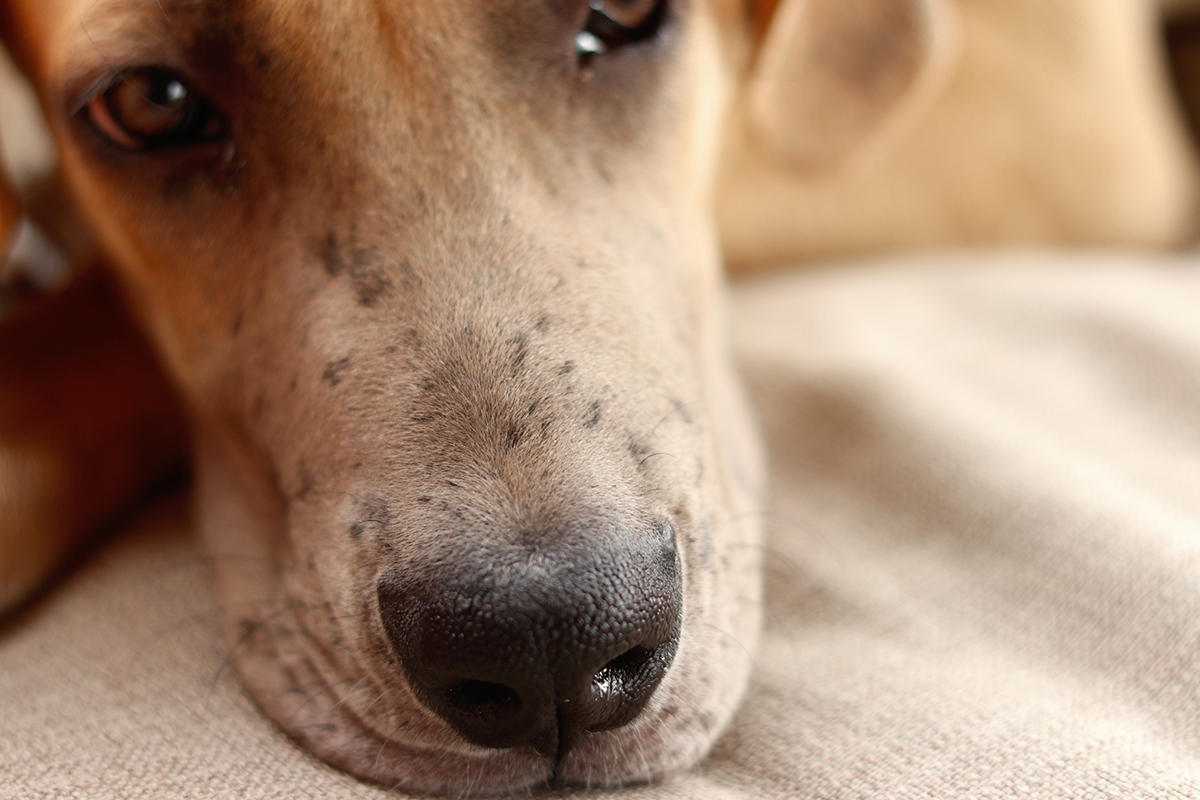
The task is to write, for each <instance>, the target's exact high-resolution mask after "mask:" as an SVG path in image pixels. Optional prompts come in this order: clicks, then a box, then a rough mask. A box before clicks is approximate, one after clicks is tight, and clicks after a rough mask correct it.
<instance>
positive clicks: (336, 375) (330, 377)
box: [321, 357, 351, 386]
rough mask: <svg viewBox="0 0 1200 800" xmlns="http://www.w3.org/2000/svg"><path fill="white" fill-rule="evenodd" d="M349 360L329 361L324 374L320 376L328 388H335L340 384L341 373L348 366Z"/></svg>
mask: <svg viewBox="0 0 1200 800" xmlns="http://www.w3.org/2000/svg"><path fill="white" fill-rule="evenodd" d="M350 363H351V362H350V359H349V358H348V357H347V358H339V359H338V360H337V361H330V362H329V363H328V364H326V365H325V374H324V375H322V376H321V378H322V380H324V381H325V382H326V383H328V384H329V385H330V386H337V385H338V384H339V383H341V382H342V372H344V371H345V370H346V368H347V367H349V366H350Z"/></svg>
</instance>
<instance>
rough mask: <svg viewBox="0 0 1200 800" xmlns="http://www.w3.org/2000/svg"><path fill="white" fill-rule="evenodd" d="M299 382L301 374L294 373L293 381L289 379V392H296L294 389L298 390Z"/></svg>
mask: <svg viewBox="0 0 1200 800" xmlns="http://www.w3.org/2000/svg"><path fill="white" fill-rule="evenodd" d="M299 382H300V376H299V375H293V376H292V379H291V381H289V382H288V391H289V392H294V391H296V385H297V384H298V383H299Z"/></svg>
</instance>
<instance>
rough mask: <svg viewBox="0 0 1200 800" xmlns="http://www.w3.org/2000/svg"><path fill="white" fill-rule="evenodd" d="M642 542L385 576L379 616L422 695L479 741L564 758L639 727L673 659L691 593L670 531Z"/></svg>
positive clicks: (515, 553)
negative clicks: (445, 573) (609, 734)
mask: <svg viewBox="0 0 1200 800" xmlns="http://www.w3.org/2000/svg"><path fill="white" fill-rule="evenodd" d="M592 538H595V537H585V540H586V539H592ZM632 538H634V539H635V541H632V542H630V541H622V542H621V543H620V544H619V545H614V544H612V543H606V544H597V543H595V542H594V541H587V542H586V544H585V543H584V542H581V541H578V540H575V541H573V542H572V543H571V544H570V545H569V546H559V547H549V548H539V547H533V548H520V549H519V550H517V549H514V550H512V551H506V552H503V553H492V554H487V555H484V556H483V557H482V558H481V557H480V554H474V555H472V556H467V557H464V559H463V561H464V562H469V563H471V564H472V565H473V566H472V567H471V569H470V570H468V571H467V572H466V574H464V573H462V572H460V573H459V574H458V575H457V577H456V578H454V579H451V580H448V581H445V582H443V583H441V584H437V583H425V584H420V588H417V586H418V585H417V583H416V582H414V581H412V580H406V579H405V577H404V576H401V575H389V576H387V577H385V578H384V579H383V580H381V581H380V584H379V604H380V613H381V617H382V620H383V623H384V627H385V629H386V631H387V635H388V638H389V639H390V640H391V643H392V645H393V647H394V648H395V650H396V653H397V655H398V656H399V658H400V661H401V664H402V666H403V669H404V672H405V674H406V676H407V678H408V681H409V683H410V685H411V686H412V688H413V690H414V692H415V693H416V695H417V696H418V697H419V698H420V700H421V701H422V702H423V703H424V704H425V705H426V706H427V707H429V708H430V709H431V710H433V711H434V712H436V713H437V714H438V715H440V716H441V717H443V718H444V719H445V720H447V721H448V722H450V723H451V724H452V725H453V726H454V727H455V728H457V729H458V731H459V732H461V733H462V734H463V735H464V736H465V737H466V738H467V739H469V740H471V741H472V742H475V743H476V744H479V745H483V746H486V747H497V748H504V747H515V746H519V745H528V746H531V747H533V748H535V749H536V750H537V751H538V752H539V753H541V754H543V755H547V756H554V757H558V758H561V757H562V756H563V755H564V754H565V753H566V752H567V751H568V750H569V749H570V748H571V747H572V746H574V745H575V744H576V743H577V742H578V741H579V740H580V738H581V737H582V736H584V735H585V734H587V733H589V732H599V731H605V730H611V729H614V728H618V727H621V726H623V725H626V724H628V723H629V722H631V721H633V720H634V719H635V718H636V717H637V716H638V714H639V713H640V712H641V711H642V709H643V708H644V707H645V706H646V704H647V703H648V701H649V700H650V698H651V696H652V695H653V694H654V691H655V689H656V688H657V687H658V685H659V683H660V682H661V681H662V679H663V677H664V676H665V675H666V672H667V670H668V669H669V667H670V665H671V662H672V659H673V658H674V656H675V650H676V646H677V644H678V638H679V628H680V621H681V617H682V602H683V601H682V597H683V592H682V574H681V573H682V569H681V566H680V561H679V555H678V552H677V550H676V547H675V540H674V533H673V531H672V529H671V527H670V526H669V525H659V526H654V527H653V528H652V529H651V530H650V531H647V532H646V533H643V534H640V535H638V536H637V537H632Z"/></svg>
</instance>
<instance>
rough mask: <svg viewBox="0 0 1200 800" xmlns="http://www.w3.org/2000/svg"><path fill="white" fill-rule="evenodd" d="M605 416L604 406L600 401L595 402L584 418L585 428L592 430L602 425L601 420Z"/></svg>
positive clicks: (589, 407)
mask: <svg viewBox="0 0 1200 800" xmlns="http://www.w3.org/2000/svg"><path fill="white" fill-rule="evenodd" d="M602 416H604V404H603V403H601V402H600V401H599V400H596V401H594V402H593V403H592V404H591V405H590V406H588V413H587V415H586V416H585V417H584V420H583V427H585V428H588V429H591V428H594V427H596V426H597V425H599V424H600V418H601V417H602Z"/></svg>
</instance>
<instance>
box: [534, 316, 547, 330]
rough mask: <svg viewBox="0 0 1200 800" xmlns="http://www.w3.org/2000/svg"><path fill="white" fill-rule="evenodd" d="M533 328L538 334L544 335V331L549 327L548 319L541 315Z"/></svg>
mask: <svg viewBox="0 0 1200 800" xmlns="http://www.w3.org/2000/svg"><path fill="white" fill-rule="evenodd" d="M533 327H534V328H535V329H537V332H538V333H545V332H546V331H548V330H550V327H551V324H550V317H548V316H546V315H544V314H543V315H542V316H540V317H538V321H537V322H536V323H534V326H533Z"/></svg>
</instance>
